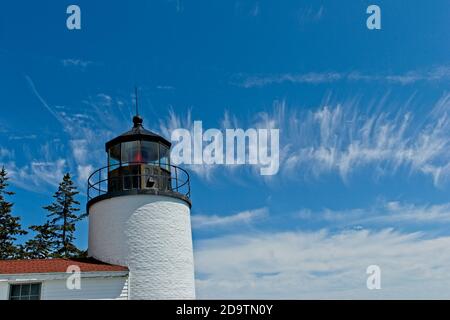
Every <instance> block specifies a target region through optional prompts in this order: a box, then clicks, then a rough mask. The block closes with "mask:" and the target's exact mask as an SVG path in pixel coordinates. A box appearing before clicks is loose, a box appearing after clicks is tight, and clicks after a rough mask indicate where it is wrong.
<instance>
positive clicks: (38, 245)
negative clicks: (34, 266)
mask: <svg viewBox="0 0 450 320" xmlns="http://www.w3.org/2000/svg"><path fill="white" fill-rule="evenodd" d="M29 229H31V230H33V231H34V232H35V233H36V234H35V236H34V238H33V239H30V240H28V241H27V242H26V243H25V246H24V257H26V258H29V259H47V258H51V257H53V256H54V250H55V247H56V241H55V238H56V236H57V234H56V228H55V225H54V224H52V223H51V222H50V221H47V222H46V223H45V224H43V225H42V226H31V227H30V228H29Z"/></svg>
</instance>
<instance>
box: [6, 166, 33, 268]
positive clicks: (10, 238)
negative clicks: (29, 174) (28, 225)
mask: <svg viewBox="0 0 450 320" xmlns="http://www.w3.org/2000/svg"><path fill="white" fill-rule="evenodd" d="M8 179H9V178H8V177H7V172H6V170H5V168H4V167H2V170H1V171H0V259H2V260H3V259H18V258H22V254H23V252H22V249H21V247H20V246H17V245H16V244H15V241H16V240H17V236H18V235H24V234H27V232H26V231H25V230H23V229H22V226H21V225H20V218H19V217H14V216H13V215H12V213H11V212H12V207H13V205H14V204H13V203H12V202H8V201H7V200H6V196H12V195H13V194H14V192H11V191H7V187H8V185H9V184H8V182H7V181H8Z"/></svg>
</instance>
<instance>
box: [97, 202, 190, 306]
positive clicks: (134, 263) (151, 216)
mask: <svg viewBox="0 0 450 320" xmlns="http://www.w3.org/2000/svg"><path fill="white" fill-rule="evenodd" d="M89 255H90V256H92V257H94V258H96V259H98V260H100V261H103V262H107V263H111V264H117V265H124V266H127V267H128V268H129V270H130V274H129V277H130V279H129V296H130V299H194V298H195V284H194V258H193V251H192V232H191V220H190V208H189V206H188V205H187V204H186V203H185V202H184V201H182V200H180V199H177V198H173V197H167V196H155V195H129V196H120V197H114V198H111V199H106V200H102V201H100V202H97V203H95V204H94V205H92V206H91V207H90V209H89Z"/></svg>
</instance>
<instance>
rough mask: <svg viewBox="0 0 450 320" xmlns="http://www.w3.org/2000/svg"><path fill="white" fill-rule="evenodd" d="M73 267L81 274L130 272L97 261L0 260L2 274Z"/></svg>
mask: <svg viewBox="0 0 450 320" xmlns="http://www.w3.org/2000/svg"><path fill="white" fill-rule="evenodd" d="M71 265H76V266H78V267H80V269H81V272H102V271H103V272H104V271H106V272H107V271H112V272H114V271H128V268H127V267H122V266H117V265H112V264H107V263H103V262H101V261H98V260H95V259H89V258H88V259H42V260H33V259H30V260H0V274H21V273H55V272H64V273H65V272H66V271H67V268H68V267H69V266H71Z"/></svg>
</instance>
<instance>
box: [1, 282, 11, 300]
mask: <svg viewBox="0 0 450 320" xmlns="http://www.w3.org/2000/svg"><path fill="white" fill-rule="evenodd" d="M8 290H9V289H8V282H0V300H8Z"/></svg>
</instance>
